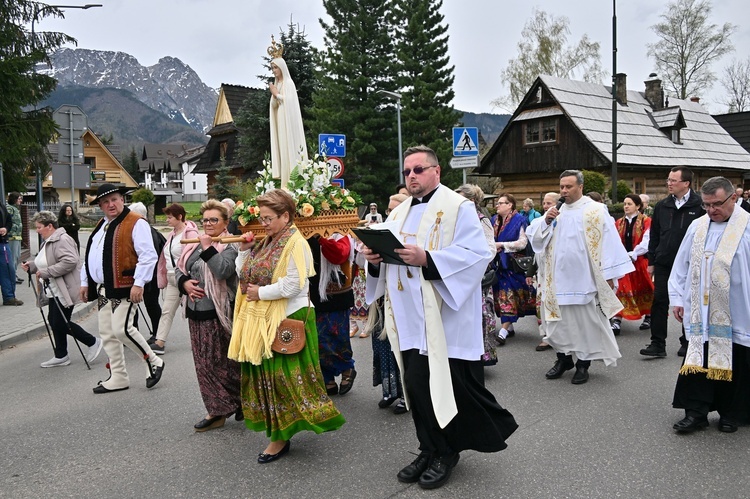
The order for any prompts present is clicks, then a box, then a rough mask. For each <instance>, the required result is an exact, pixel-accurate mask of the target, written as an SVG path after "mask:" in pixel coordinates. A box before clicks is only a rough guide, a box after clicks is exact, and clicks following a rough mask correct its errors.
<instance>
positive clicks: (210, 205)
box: [201, 199, 229, 222]
mask: <svg viewBox="0 0 750 499" xmlns="http://www.w3.org/2000/svg"><path fill="white" fill-rule="evenodd" d="M208 210H217V211H219V212H220V213H221V218H222V219H223V220H224V221H225V222H226V221H227V220H229V209H228V208H227V207H226V205H225V204H224V203H222V202H221V201H218V200H216V199H209V200H208V201H205V202H204V203H203V204H202V205H201V215H203V213H204V212H206V211H208Z"/></svg>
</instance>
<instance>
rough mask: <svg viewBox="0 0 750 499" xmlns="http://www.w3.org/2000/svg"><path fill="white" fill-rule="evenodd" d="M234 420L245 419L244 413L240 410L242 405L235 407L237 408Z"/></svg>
mask: <svg viewBox="0 0 750 499" xmlns="http://www.w3.org/2000/svg"><path fill="white" fill-rule="evenodd" d="M230 415H231V414H230ZM234 420H235V421H244V420H245V413H244V412H242V407H239V408H237V410H236V411H235V412H234Z"/></svg>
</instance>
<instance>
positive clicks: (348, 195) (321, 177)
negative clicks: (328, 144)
mask: <svg viewBox="0 0 750 499" xmlns="http://www.w3.org/2000/svg"><path fill="white" fill-rule="evenodd" d="M254 187H255V196H254V197H253V198H251V199H248V200H241V201H238V202H237V203H236V205H235V207H234V215H233V216H232V218H233V219H234V220H237V222H238V223H239V224H240V225H242V226H245V225H247V224H248V223H250V222H252V221H254V220H256V219H257V218H258V216H259V215H260V208H258V204H257V202H256V201H255V198H257V197H258V196H261V195H263V194H265V193H266V192H268V191H270V190H272V189H278V188H279V187H280V180H278V179H274V178H273V173H272V171H271V162H270V161H268V159H264V160H263V170H261V171H259V172H258V180H257V181H256V182H255V186H254ZM286 190H287V191H289V193H290V194H291V195H292V197H293V198H294V200H295V202H296V203H297V213H298V214H299V215H300V216H302V217H312V216H315V215H319V214H320V213H321V212H322V211H327V210H354V209H356V208H357V206H359V205H361V204H362V199H361V198H360V197H359V195H358V194H356V193H354V192H351V191H350V190H348V189H344V188H342V187H339V186H338V185H334V184H331V168H330V166H329V165H328V163H327V162H326V158H325V157H324V156H320V155H317V154H316V155H315V157H314V158H312V159H308V160H305V161H302V160H300V161H298V162H297V165H296V166H295V167H294V169H293V170H292V172H291V174H290V176H289V183H288V184H287V186H286Z"/></svg>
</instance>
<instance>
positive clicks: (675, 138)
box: [672, 128, 680, 144]
mask: <svg viewBox="0 0 750 499" xmlns="http://www.w3.org/2000/svg"><path fill="white" fill-rule="evenodd" d="M672 142H674V143H675V144H679V143H680V129H679V128H673V129H672Z"/></svg>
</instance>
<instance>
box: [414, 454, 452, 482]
mask: <svg viewBox="0 0 750 499" xmlns="http://www.w3.org/2000/svg"><path fill="white" fill-rule="evenodd" d="M459 457H461V456H460V455H459V454H458V453H456V454H452V455H449V456H438V457H436V458H434V459H433V460H432V462H431V463H430V466H429V467H428V468H427V470H426V471H425V472H424V473H422V476H421V477H419V486H420V487H422V488H423V489H436V488H438V487H442V486H443V485H444V484H445V482H447V481H448V478H450V476H451V471H453V468H455V467H456V464H457V463H458V459H459Z"/></svg>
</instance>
